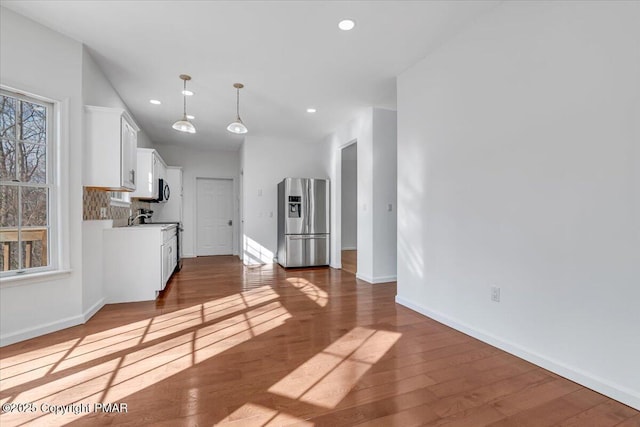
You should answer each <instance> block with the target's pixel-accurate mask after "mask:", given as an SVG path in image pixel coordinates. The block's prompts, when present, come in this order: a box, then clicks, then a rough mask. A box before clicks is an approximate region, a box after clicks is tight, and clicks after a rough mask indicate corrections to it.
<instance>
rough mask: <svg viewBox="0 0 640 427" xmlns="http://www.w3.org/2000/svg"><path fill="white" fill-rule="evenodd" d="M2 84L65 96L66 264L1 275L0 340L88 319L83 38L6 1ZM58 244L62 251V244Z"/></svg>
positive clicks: (0, 28)
mask: <svg viewBox="0 0 640 427" xmlns="http://www.w3.org/2000/svg"><path fill="white" fill-rule="evenodd" d="M0 78H1V82H2V84H4V85H7V86H9V87H12V88H14V89H18V90H22V91H25V92H27V93H32V94H35V95H40V96H43V97H47V98H49V99H52V100H54V101H59V102H61V105H62V107H63V109H65V110H66V111H64V112H63V114H62V116H61V118H62V120H63V121H62V123H60V126H59V127H58V128H59V130H61V131H62V137H61V141H60V144H61V148H62V149H61V155H60V159H59V161H60V163H61V166H60V177H59V182H60V186H61V189H62V193H63V194H62V198H61V200H60V204H61V206H60V210H61V212H60V213H59V215H60V216H61V217H60V218H59V219H60V221H61V231H62V234H61V239H62V240H63V241H62V242H61V245H62V247H63V248H66V249H64V250H62V259H61V261H62V270H65V272H63V273H60V274H57V275H55V276H51V275H46V276H43V277H41V278H40V279H37V278H33V277H31V278H20V280H19V281H17V282H11V281H5V280H3V283H0V345H7V344H11V343H13V342H17V341H21V340H24V339H27V338H31V337H34V336H38V335H42V334H45V333H48V332H52V331H55V330H58V329H62V328H65V327H69V326H73V325H76V324H79V323H82V322H83V321H84V318H83V310H82V293H83V289H82V119H83V117H82V112H83V106H82V105H83V100H82V45H81V44H80V43H79V42H76V41H74V40H72V39H70V38H67V37H65V36H63V35H61V34H59V33H56V32H54V31H52V30H50V29H48V28H46V27H44V26H42V25H40V24H37V23H35V22H33V21H31V20H29V19H27V18H25V17H23V16H21V15H19V14H16V13H15V12H13V11H11V10H8V9H6V8H1V12H0ZM59 252H60V251H59Z"/></svg>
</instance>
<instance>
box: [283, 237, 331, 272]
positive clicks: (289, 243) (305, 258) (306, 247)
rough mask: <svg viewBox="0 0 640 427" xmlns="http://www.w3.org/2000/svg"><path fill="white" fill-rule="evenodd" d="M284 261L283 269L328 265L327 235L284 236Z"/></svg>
mask: <svg viewBox="0 0 640 427" xmlns="http://www.w3.org/2000/svg"><path fill="white" fill-rule="evenodd" d="M286 251H287V252H286V259H284V260H280V263H281V264H282V266H283V267H311V266H314V265H329V235H328V234H316V235H289V236H286Z"/></svg>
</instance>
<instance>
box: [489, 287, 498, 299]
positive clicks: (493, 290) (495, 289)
mask: <svg viewBox="0 0 640 427" xmlns="http://www.w3.org/2000/svg"><path fill="white" fill-rule="evenodd" d="M491 301H493V302H500V288H499V287H497V286H492V287H491Z"/></svg>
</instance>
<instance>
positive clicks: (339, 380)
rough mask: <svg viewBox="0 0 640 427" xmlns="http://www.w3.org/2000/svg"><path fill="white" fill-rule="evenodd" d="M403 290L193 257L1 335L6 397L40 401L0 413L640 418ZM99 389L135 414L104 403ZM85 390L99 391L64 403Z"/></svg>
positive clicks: (565, 421) (201, 418)
mask: <svg viewBox="0 0 640 427" xmlns="http://www.w3.org/2000/svg"><path fill="white" fill-rule="evenodd" d="M395 293H396V289H395V286H394V285H392V284H387V285H368V284H366V283H364V282H361V281H357V280H356V279H355V277H354V276H353V275H352V274H349V273H344V272H342V271H340V270H332V269H328V268H322V269H308V270H307V269H298V270H289V271H285V270H284V269H282V268H280V267H278V266H271V265H268V266H261V267H244V266H242V264H241V263H240V262H239V261H238V260H237V258H235V257H227V256H223V257H207V258H197V259H191V260H186V261H185V263H184V268H183V270H182V271H181V272H180V273H178V274H176V275H175V276H174V278H173V279H172V280H171V283H170V285H169V287H168V288H167V290H166V291H165V293H164V294H163V295H162V296H161V297H160V298H159V299H158V300H157V301H154V302H143V303H131V304H117V305H108V306H105V307H104V308H103V309H102V310H100V312H99V313H98V314H96V316H95V317H94V318H92V319H91V320H90V321H89V322H88V323H87V324H85V325H82V326H77V327H73V328H69V329H66V330H64V331H60V332H57V333H53V334H49V335H46V336H43V337H39V338H36V339H32V340H29V341H25V342H22V343H18V344H15V345H12V346H8V347H5V348H2V349H1V359H0V401H1V402H2V403H3V404H5V403H9V404H16V405H17V404H31V403H33V405H34V406H22V407H20V408H15V410H14V411H13V412H10V413H4V414H2V415H1V416H0V424H2V425H3V426H10V425H11V426H12V425H26V424H30V423H32V424H30V425H62V424H65V425H72V426H76V425H77V426H82V425H91V426H94V425H155V426H180V425H190V426H211V425H214V424H226V425H234V426H235V425H246V426H263V425H288V424H295V425H300V426H311V425H317V426H324V425H326V426H352V425H359V424H362V425H371V426H394V425H397V426H403V427H404V426H412V425H448V426H483V425H491V426H496V427H497V426H525V425H526V426H547V425H559V426H614V425H618V426H638V425H640V414H639V413H638V411H636V410H634V409H632V408H630V407H628V406H625V405H623V404H621V403H618V402H616V401H613V400H611V399H609V398H606V397H604V396H602V395H600V394H598V393H596V392H593V391H591V390H588V389H586V388H584V387H581V386H579V385H577V384H575V383H573V382H571V381H568V380H566V379H563V378H561V377H559V376H557V375H555V374H553V373H551V372H548V371H545V370H544V369H541V368H538V367H536V366H534V365H532V364H530V363H527V362H525V361H523V360H521V359H518V358H517V357H514V356H511V355H509V354H507V353H505V352H502V351H500V350H498V349H496V348H493V347H491V346H489V345H486V344H484V343H482V342H480V341H477V340H475V339H473V338H470V337H468V336H466V335H464V334H462V333H460V332H457V331H455V330H453V329H450V328H448V327H446V326H443V325H441V324H439V323H437V322H435V321H433V320H431V319H429V318H426V317H424V316H422V315H419V314H417V313H415V312H413V311H411V310H408V309H406V308H404V307H402V306H399V305H397V304H395V303H394V296H395ZM101 402H102V403H119V404H123V403H124V404H126V409H127V412H126V413H125V412H115V413H114V412H112V413H105V412H104V411H98V412H94V409H95V406H94V404H96V403H101ZM72 403H79V404H83V405H84V404H89V405H88V407H87V406H77V405H76V406H75V407H67V408H66V410H67V412H66V413H64V414H63V413H62V410H63V409H64V407H63V406H58V407H56V406H54V405H69V404H72ZM43 405H49V406H43ZM31 408H34V409H35V411H34V412H30V410H31ZM51 408H58V410H59V411H60V413H58V414H53V413H48V412H43V409H45V410H46V409H48V410H50V411H51V410H52V409H51ZM116 408H118V409H124V408H123V407H122V406H117V407H116ZM18 409H21V410H22V412H18ZM112 409H113V408H112ZM25 411H26V412H25ZM74 411H75V412H77V413H74ZM87 411H88V412H87Z"/></svg>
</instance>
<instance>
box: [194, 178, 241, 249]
mask: <svg viewBox="0 0 640 427" xmlns="http://www.w3.org/2000/svg"><path fill="white" fill-rule="evenodd" d="M232 253H233V180H232V179H217V178H196V256H208V255H231V254H232Z"/></svg>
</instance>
